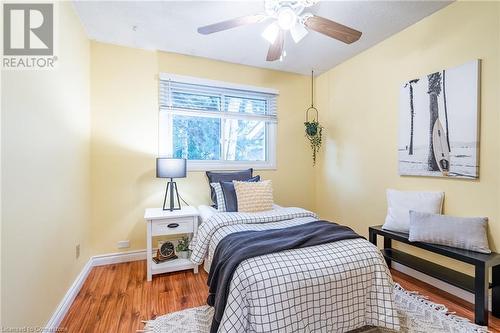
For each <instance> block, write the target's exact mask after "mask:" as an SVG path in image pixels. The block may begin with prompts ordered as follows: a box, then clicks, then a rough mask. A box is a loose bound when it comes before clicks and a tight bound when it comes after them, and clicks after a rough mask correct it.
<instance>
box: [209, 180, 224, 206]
mask: <svg viewBox="0 0 500 333" xmlns="http://www.w3.org/2000/svg"><path fill="white" fill-rule="evenodd" d="M210 186H212V188H213V189H214V192H215V198H216V201H215V202H216V203H217V210H218V211H219V212H225V211H226V200H224V192H223V191H222V186H221V185H220V183H210Z"/></svg>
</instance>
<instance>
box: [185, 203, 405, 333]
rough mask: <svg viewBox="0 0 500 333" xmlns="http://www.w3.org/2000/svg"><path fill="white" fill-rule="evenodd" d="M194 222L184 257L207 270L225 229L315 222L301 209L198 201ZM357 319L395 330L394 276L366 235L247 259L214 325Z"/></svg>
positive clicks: (343, 327) (313, 327)
mask: <svg viewBox="0 0 500 333" xmlns="http://www.w3.org/2000/svg"><path fill="white" fill-rule="evenodd" d="M199 210H200V215H201V219H202V222H201V225H200V226H199V228H198V232H197V234H196V235H195V236H194V238H193V240H192V242H191V245H190V246H191V250H192V255H191V260H192V261H193V262H194V263H195V264H202V263H204V269H205V270H206V271H207V272H208V271H209V270H210V265H211V263H212V260H213V256H214V252H215V250H216V248H217V245H218V244H219V242H221V240H222V239H223V238H224V237H225V236H228V235H231V234H234V233H238V232H240V231H248V230H271V229H280V228H287V227H293V226H298V225H302V224H307V223H311V222H313V221H317V220H318V219H317V216H316V215H315V214H314V213H312V212H309V211H307V210H304V209H301V208H291V207H288V208H284V207H279V206H275V207H274V209H273V210H270V211H266V212H259V213H237V212H236V213H218V212H217V211H216V210H214V209H212V208H211V207H207V206H203V207H200V208H199ZM364 326H378V327H384V328H388V329H394V330H398V329H399V322H398V316H397V312H396V309H395V307H394V302H393V282H392V278H391V275H390V272H389V270H388V268H387V265H386V264H385V261H384V259H383V257H382V255H381V254H380V252H379V251H378V249H377V248H376V247H375V246H373V245H372V244H371V243H369V242H368V241H367V240H365V239H360V238H358V239H346V240H340V241H336V242H333V243H327V244H322V245H317V246H311V247H306V248H301V249H292V250H286V251H282V252H277V253H271V254H266V255H262V256H258V257H253V258H249V259H247V260H244V261H243V262H241V264H239V266H238V267H237V268H236V270H235V271H234V275H233V276H232V280H231V284H230V288H229V291H228V297H227V303H226V305H225V308H224V313H223V315H222V319H221V320H220V325H219V326H218V332H348V331H350V330H354V329H357V328H360V327H364Z"/></svg>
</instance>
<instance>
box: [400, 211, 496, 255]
mask: <svg viewBox="0 0 500 333" xmlns="http://www.w3.org/2000/svg"><path fill="white" fill-rule="evenodd" d="M487 224H488V218H486V217H455V216H447V215H440V214H432V213H422V212H415V211H410V237H409V238H408V239H409V241H410V242H424V243H432V244H440V245H446V246H451V247H456V248H459V249H465V250H470V251H475V252H482V253H491V250H490V247H489V245H488V236H487V234H486V229H487Z"/></svg>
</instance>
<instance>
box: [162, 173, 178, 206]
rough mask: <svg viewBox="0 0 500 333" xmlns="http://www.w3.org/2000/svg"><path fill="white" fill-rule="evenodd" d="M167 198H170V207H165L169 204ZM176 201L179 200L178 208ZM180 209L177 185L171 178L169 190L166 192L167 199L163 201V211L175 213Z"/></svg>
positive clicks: (168, 185)
mask: <svg viewBox="0 0 500 333" xmlns="http://www.w3.org/2000/svg"><path fill="white" fill-rule="evenodd" d="M174 196H175V197H174ZM167 197H169V206H168V207H165V205H166V204H167ZM175 199H177V206H176V205H175ZM180 209H181V201H180V200H179V191H178V190H177V184H176V183H175V182H174V180H173V178H170V181H169V182H168V183H167V189H166V190H165V198H164V199H163V210H169V211H174V210H180Z"/></svg>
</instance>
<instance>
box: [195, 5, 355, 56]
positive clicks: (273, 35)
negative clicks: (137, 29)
mask: <svg viewBox="0 0 500 333" xmlns="http://www.w3.org/2000/svg"><path fill="white" fill-rule="evenodd" d="M317 2H318V0H295V1H293V0H265V11H264V12H263V13H259V14H255V15H248V16H242V17H238V18H234V19H230V20H226V21H222V22H218V23H214V24H210V25H207V26H204V27H200V28H198V32H199V33H200V34H202V35H208V34H212V33H215V32H219V31H223V30H228V29H232V28H236V27H239V26H242V25H248V24H254V23H259V22H262V21H264V20H267V19H272V20H273V22H272V23H271V24H270V25H269V26H268V27H267V28H266V29H265V30H264V32H263V33H262V37H264V38H265V39H266V40H267V41H269V43H271V45H270V47H269V51H268V52H267V57H266V60H267V61H275V60H281V59H282V57H283V55H284V54H283V53H284V52H283V47H284V44H285V34H286V32H287V31H290V35H291V36H292V39H293V40H294V42H295V43H298V42H300V41H301V40H302V38H304V37H305V36H306V35H307V33H308V29H310V30H314V31H317V32H319V33H322V34H324V35H326V36H328V37H331V38H334V39H337V40H340V41H342V42H344V43H346V44H351V43H353V42H355V41H357V40H358V39H359V38H360V37H361V32H360V31H357V30H355V29H352V28H349V27H347V26H345V25H342V24H340V23H337V22H334V21H331V20H329V19H326V18H324V17H320V16H315V15H313V14H311V13H303V12H304V10H305V9H306V8H308V7H311V6H313V5H315V4H316V3H317Z"/></svg>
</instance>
